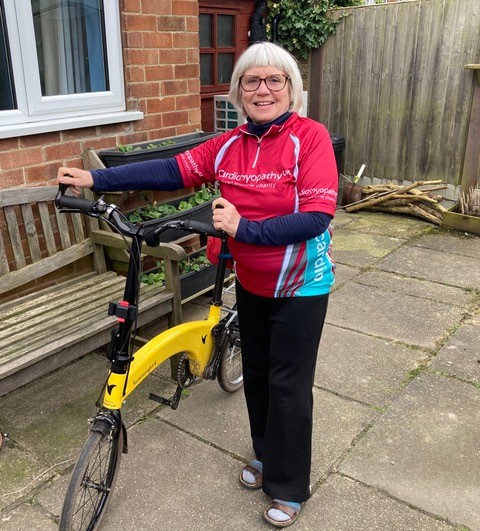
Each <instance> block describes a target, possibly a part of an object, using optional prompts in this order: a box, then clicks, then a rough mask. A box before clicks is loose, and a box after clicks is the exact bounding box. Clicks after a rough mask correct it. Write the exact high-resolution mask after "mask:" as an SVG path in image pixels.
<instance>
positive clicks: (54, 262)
mask: <svg viewBox="0 0 480 531" xmlns="http://www.w3.org/2000/svg"><path fill="white" fill-rule="evenodd" d="M92 247H93V244H92V242H91V241H90V240H85V241H83V242H82V243H77V244H76V245H73V246H72V247H70V248H69V249H66V250H65V251H61V252H59V253H57V254H56V255H55V256H50V257H48V258H43V259H42V260H40V261H38V262H35V263H34V264H30V265H28V266H24V267H23V269H19V270H18V271H11V272H10V273H9V274H8V275H7V276H6V277H4V278H2V282H1V283H0V294H2V293H7V292H8V291H10V290H12V289H14V288H18V287H19V286H22V285H24V284H26V283H27V282H29V281H31V280H33V279H35V278H40V277H42V276H44V275H47V274H48V273H51V272H53V271H56V270H57V269H60V268H61V267H63V266H66V265H68V264H71V263H72V262H76V261H77V260H80V258H83V257H84V256H88V255H89V254H91V253H92V252H93V248H92Z"/></svg>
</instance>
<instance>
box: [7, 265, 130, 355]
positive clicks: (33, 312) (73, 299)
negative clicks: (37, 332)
mask: <svg viewBox="0 0 480 531" xmlns="http://www.w3.org/2000/svg"><path fill="white" fill-rule="evenodd" d="M124 283H125V281H124V279H123V281H122V278H121V277H117V276H116V275H114V276H113V277H112V276H110V275H105V278H103V277H101V276H97V277H95V278H93V279H90V280H89V281H88V282H84V283H82V284H80V283H79V284H73V285H71V286H70V288H69V289H65V290H63V289H62V290H59V291H57V292H56V293H55V294H54V295H51V296H49V297H48V299H46V298H45V297H38V298H37V297H30V301H27V302H26V303H24V304H22V305H21V306H20V307H19V308H15V307H14V308H11V309H10V311H9V312H2V313H3V315H2V319H1V322H0V349H1V348H2V346H3V345H2V339H3V336H5V335H9V336H12V335H13V334H15V333H18V332H21V331H22V330H27V332H28V329H29V328H31V327H33V326H35V324H36V322H38V321H44V320H48V319H45V317H44V316H45V314H53V315H52V317H51V318H53V317H54V316H55V315H56V314H57V313H60V314H62V313H63V315H65V316H67V315H69V313H70V312H72V311H73V310H77V309H81V308H82V305H83V304H85V301H87V302H89V303H90V304H92V305H94V304H98V302H97V301H98V300H99V299H102V297H103V294H104V292H105V290H110V291H112V290H113V289H116V288H117V286H119V287H120V288H119V289H122V287H123V284H124ZM66 302H68V305H66V304H65V303H66ZM19 316H21V320H19ZM79 318H81V315H80V316H79ZM0 355H1V353H0Z"/></svg>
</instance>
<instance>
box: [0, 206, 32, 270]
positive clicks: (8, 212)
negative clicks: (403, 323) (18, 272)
mask: <svg viewBox="0 0 480 531" xmlns="http://www.w3.org/2000/svg"><path fill="white" fill-rule="evenodd" d="M4 212H5V220H6V221H7V227H8V233H9V234H10V243H11V244H12V250H13V255H14V257H15V264H16V265H17V269H21V268H22V267H25V266H26V265H27V262H26V261H25V253H24V252H23V246H22V238H21V236H20V229H19V223H18V219H17V215H16V212H15V207H12V206H9V207H5V208H4Z"/></svg>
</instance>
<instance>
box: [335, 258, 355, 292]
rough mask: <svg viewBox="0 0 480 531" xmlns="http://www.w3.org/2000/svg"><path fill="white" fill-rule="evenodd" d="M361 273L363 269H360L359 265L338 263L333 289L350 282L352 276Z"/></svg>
mask: <svg viewBox="0 0 480 531" xmlns="http://www.w3.org/2000/svg"><path fill="white" fill-rule="evenodd" d="M360 273H361V269H358V268H357V267H351V266H348V265H344V264H338V263H337V265H336V271H335V284H334V286H333V289H337V288H338V287H339V286H341V285H343V284H345V282H348V281H349V280H351V279H352V278H355V277H356V276H358V275H359V274H360Z"/></svg>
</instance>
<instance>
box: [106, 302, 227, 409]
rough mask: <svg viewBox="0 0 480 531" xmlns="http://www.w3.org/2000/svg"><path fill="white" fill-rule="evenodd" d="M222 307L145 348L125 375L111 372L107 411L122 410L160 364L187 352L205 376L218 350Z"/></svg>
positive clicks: (193, 367) (195, 372)
mask: <svg viewBox="0 0 480 531" xmlns="http://www.w3.org/2000/svg"><path fill="white" fill-rule="evenodd" d="M220 311H221V308H220V306H215V305H213V304H211V305H210V310H209V314H208V318H207V319H206V320H204V321H192V322H189V323H183V324H180V325H177V326H175V327H173V328H170V329H169V330H165V331H164V332H162V333H161V334H159V335H158V336H156V337H154V338H153V339H151V340H150V341H148V343H146V344H145V345H144V346H143V347H141V348H140V349H139V350H138V351H137V352H136V353H135V356H134V359H133V361H131V362H130V367H129V370H128V371H127V372H126V373H124V374H119V373H115V372H111V373H110V375H109V377H108V380H107V383H106V385H105V393H104V397H103V407H105V408H106V409H120V408H121V407H122V402H123V401H124V400H125V399H126V398H127V396H128V395H129V394H130V393H131V392H132V391H133V390H134V389H135V388H136V387H137V386H138V385H139V384H140V383H141V382H142V381H143V380H144V379H145V378H146V377H147V376H148V375H149V374H150V373H151V372H152V371H154V370H155V369H156V368H157V367H158V366H159V365H160V364H162V363H163V362H164V361H166V360H167V359H169V358H170V357H172V356H174V355H175V354H178V353H179V352H185V353H186V354H187V356H188V359H189V362H190V370H191V372H192V374H193V375H194V376H198V377H200V376H202V373H203V371H204V369H205V367H206V366H207V364H208V362H209V361H210V358H211V355H212V351H213V348H214V339H213V335H212V330H213V328H214V327H215V326H216V325H217V324H218V323H219V322H220Z"/></svg>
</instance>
